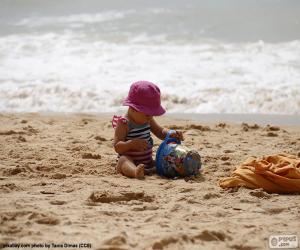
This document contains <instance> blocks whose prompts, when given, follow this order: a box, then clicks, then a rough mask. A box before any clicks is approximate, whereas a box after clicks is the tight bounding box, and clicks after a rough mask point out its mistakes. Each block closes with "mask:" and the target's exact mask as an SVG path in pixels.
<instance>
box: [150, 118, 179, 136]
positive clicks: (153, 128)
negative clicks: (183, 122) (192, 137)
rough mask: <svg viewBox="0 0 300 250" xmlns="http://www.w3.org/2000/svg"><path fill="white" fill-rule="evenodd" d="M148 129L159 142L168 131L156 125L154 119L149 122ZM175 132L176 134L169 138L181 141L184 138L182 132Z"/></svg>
mask: <svg viewBox="0 0 300 250" xmlns="http://www.w3.org/2000/svg"><path fill="white" fill-rule="evenodd" d="M150 127H151V132H152V133H153V134H154V135H155V136H156V137H158V138H159V139H161V140H164V139H165V137H166V135H167V133H168V131H169V129H167V128H163V127H161V126H160V125H158V123H157V122H156V121H155V120H154V118H152V119H151V120H150ZM175 132H176V133H174V134H171V135H170V137H174V138H178V139H179V140H181V141H183V140H184V138H183V134H182V132H181V131H177V130H175Z"/></svg>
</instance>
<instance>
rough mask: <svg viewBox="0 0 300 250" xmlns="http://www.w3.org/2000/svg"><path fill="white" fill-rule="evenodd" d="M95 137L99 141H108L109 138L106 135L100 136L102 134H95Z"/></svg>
mask: <svg viewBox="0 0 300 250" xmlns="http://www.w3.org/2000/svg"><path fill="white" fill-rule="evenodd" d="M94 138H95V140H97V141H107V139H105V138H104V137H102V136H100V135H97V136H95V137H94Z"/></svg>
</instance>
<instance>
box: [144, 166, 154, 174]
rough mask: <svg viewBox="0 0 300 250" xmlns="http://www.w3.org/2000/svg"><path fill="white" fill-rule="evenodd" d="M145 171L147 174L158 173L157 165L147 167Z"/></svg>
mask: <svg viewBox="0 0 300 250" xmlns="http://www.w3.org/2000/svg"><path fill="white" fill-rule="evenodd" d="M144 172H145V174H146V175H152V174H154V173H156V167H152V168H145V170H144Z"/></svg>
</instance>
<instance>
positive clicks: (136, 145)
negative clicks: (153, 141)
mask: <svg viewBox="0 0 300 250" xmlns="http://www.w3.org/2000/svg"><path fill="white" fill-rule="evenodd" d="M127 133H128V127H127V124H124V123H121V122H119V123H118V124H117V127H116V130H115V137H114V148H115V151H116V152H117V153H118V154H123V153H125V152H127V151H129V150H137V151H144V150H146V149H147V147H148V143H147V141H146V140H144V139H133V140H128V141H125V138H126V135H127Z"/></svg>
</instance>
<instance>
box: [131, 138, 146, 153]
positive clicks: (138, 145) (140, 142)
mask: <svg viewBox="0 0 300 250" xmlns="http://www.w3.org/2000/svg"><path fill="white" fill-rule="evenodd" d="M130 148H131V149H132V150H136V151H146V150H147V149H148V142H147V140H145V139H133V140H131V143H130Z"/></svg>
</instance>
